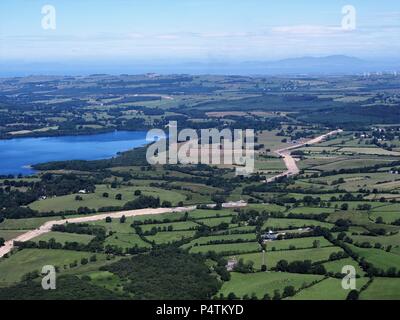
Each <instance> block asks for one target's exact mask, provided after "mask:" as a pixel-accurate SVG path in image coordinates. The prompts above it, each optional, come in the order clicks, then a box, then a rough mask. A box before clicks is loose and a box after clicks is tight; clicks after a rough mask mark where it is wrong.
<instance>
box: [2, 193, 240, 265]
mask: <svg viewBox="0 0 400 320" xmlns="http://www.w3.org/2000/svg"><path fill="white" fill-rule="evenodd" d="M246 205H247V203H245V202H242V201H238V202H228V203H224V204H223V205H222V206H223V207H224V208H239V207H244V206H246ZM209 206H210V207H212V206H213V205H209ZM195 209H196V206H190V207H177V208H155V209H138V210H128V211H119V212H112V213H103V214H97V215H91V216H84V217H78V218H72V219H63V220H52V221H47V222H46V223H44V224H43V225H41V226H40V227H39V228H37V229H35V230H30V231H27V232H26V233H23V234H21V235H19V236H18V237H16V238H14V239H10V240H8V241H6V242H5V244H4V246H3V247H1V248H0V258H2V257H3V256H4V255H6V254H7V253H9V252H10V251H11V250H12V249H13V248H14V241H18V242H25V241H29V240H32V239H34V238H36V237H39V236H41V235H42V234H45V233H49V232H50V231H51V230H52V228H53V226H55V225H62V224H66V223H83V222H93V221H99V220H104V219H106V218H107V217H110V218H114V219H115V218H121V217H122V216H125V217H127V218H128V217H136V216H146V215H149V216H150V215H156V214H167V213H176V212H186V211H193V210H195Z"/></svg>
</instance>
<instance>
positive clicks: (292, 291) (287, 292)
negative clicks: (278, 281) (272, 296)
mask: <svg viewBox="0 0 400 320" xmlns="http://www.w3.org/2000/svg"><path fill="white" fill-rule="evenodd" d="M295 294H296V290H295V289H294V287H293V286H287V287H285V289H283V294H282V297H283V298H286V297H292V296H294V295H295Z"/></svg>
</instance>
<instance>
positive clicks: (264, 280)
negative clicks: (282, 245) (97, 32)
mask: <svg viewBox="0 0 400 320" xmlns="http://www.w3.org/2000/svg"><path fill="white" fill-rule="evenodd" d="M322 278H323V277H322V276H318V275H306V274H295V273H285V272H257V273H250V274H241V273H235V272H233V273H231V280H230V281H228V282H225V283H224V284H223V285H222V288H221V290H220V292H219V293H222V294H223V295H224V296H225V297H226V296H228V295H229V293H231V292H232V293H234V294H235V295H236V296H237V297H243V296H244V295H248V296H249V297H250V296H251V295H252V294H255V295H256V296H257V298H259V299H262V298H263V297H264V295H265V294H268V295H269V296H270V297H271V298H272V297H273V295H274V291H275V290H279V291H280V293H281V294H282V292H283V288H285V287H286V286H293V287H294V288H295V289H297V290H298V289H300V288H301V287H303V286H306V285H310V284H312V283H313V282H316V281H320V280H321V279H322Z"/></svg>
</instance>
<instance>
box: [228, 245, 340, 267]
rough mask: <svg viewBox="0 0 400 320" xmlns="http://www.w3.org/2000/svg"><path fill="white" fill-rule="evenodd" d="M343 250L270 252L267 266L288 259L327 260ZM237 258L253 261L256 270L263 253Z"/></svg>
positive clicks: (332, 248) (331, 248)
mask: <svg viewBox="0 0 400 320" xmlns="http://www.w3.org/2000/svg"><path fill="white" fill-rule="evenodd" d="M342 251H343V250H342V249H341V248H338V247H325V248H318V249H301V250H285V251H275V252H268V253H267V254H266V255H265V260H266V263H267V267H268V268H269V269H270V268H272V267H275V266H276V264H277V263H278V261H280V260H286V261H288V262H291V261H297V260H301V261H304V260H311V261H312V262H318V261H325V260H328V259H329V256H330V254H331V253H333V252H342ZM236 258H237V259H243V260H244V262H246V261H252V262H253V263H254V268H255V269H256V270H260V269H261V263H262V253H261V252H260V253H248V254H240V255H237V256H236Z"/></svg>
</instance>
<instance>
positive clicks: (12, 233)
mask: <svg viewBox="0 0 400 320" xmlns="http://www.w3.org/2000/svg"><path fill="white" fill-rule="evenodd" d="M23 233H24V231H21V230H1V229H0V238H3V239H4V240H5V241H8V240H10V239H14V238H16V237H18V236H19V235H21V234H23Z"/></svg>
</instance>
